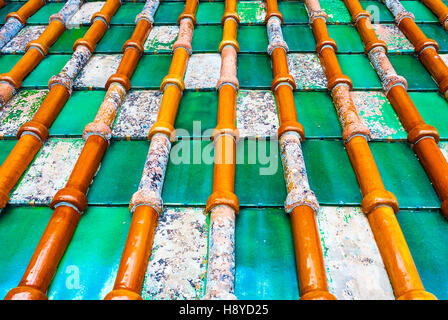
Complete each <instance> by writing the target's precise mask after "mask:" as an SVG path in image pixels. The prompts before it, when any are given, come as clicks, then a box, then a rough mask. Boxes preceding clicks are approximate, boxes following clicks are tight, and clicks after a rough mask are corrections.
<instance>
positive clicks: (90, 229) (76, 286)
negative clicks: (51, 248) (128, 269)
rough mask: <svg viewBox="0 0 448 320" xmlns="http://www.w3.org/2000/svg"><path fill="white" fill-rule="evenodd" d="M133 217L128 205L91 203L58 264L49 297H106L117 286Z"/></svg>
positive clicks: (94, 298) (88, 298) (69, 298)
mask: <svg viewBox="0 0 448 320" xmlns="http://www.w3.org/2000/svg"><path fill="white" fill-rule="evenodd" d="M131 218H132V216H131V214H130V213H129V211H128V208H127V207H121V208H120V207H118V208H117V207H115V208H112V207H89V208H88V209H87V210H86V212H85V214H84V215H83V216H82V218H81V220H80V222H79V224H78V227H77V228H76V231H75V234H74V235H73V238H72V241H71V242H70V245H69V246H68V248H67V251H66V253H65V254H64V256H63V258H62V260H61V263H60V264H59V266H58V269H57V271H56V274H55V277H54V280H53V282H52V284H51V286H50V288H49V290H48V297H49V298H50V299H54V300H73V299H75V300H76V299H86V300H101V299H104V297H105V296H106V294H107V293H109V292H110V291H111V290H112V288H113V284H114V281H115V277H116V275H117V270H118V265H119V263H120V259H121V254H122V252H123V247H124V244H125V242H126V238H127V235H128V231H129V225H130V222H131Z"/></svg>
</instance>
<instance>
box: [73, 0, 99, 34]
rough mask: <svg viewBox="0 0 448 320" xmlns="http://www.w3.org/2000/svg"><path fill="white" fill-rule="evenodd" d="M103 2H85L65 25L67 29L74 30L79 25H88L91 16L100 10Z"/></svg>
mask: <svg viewBox="0 0 448 320" xmlns="http://www.w3.org/2000/svg"><path fill="white" fill-rule="evenodd" d="M104 3H105V2H104V1H93V2H85V3H84V4H83V5H82V6H81V8H80V9H79V10H78V11H77V12H76V13H75V14H74V15H73V16H72V17H71V18H70V20H69V21H68V23H67V28H68V29H71V28H76V27H77V26H79V25H88V24H90V19H92V15H93V14H94V13H96V12H98V11H100V10H101V8H102V7H103V5H104Z"/></svg>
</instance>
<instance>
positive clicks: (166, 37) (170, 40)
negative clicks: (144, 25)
mask: <svg viewBox="0 0 448 320" xmlns="http://www.w3.org/2000/svg"><path fill="white" fill-rule="evenodd" d="M178 33H179V27H178V26H156V27H154V28H152V30H151V32H150V33H149V35H148V38H147V39H146V41H145V44H144V45H143V48H144V49H145V51H159V50H166V51H170V50H171V48H172V47H173V44H174V42H175V41H176V39H177V34H178Z"/></svg>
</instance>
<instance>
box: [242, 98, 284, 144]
mask: <svg viewBox="0 0 448 320" xmlns="http://www.w3.org/2000/svg"><path fill="white" fill-rule="evenodd" d="M236 122H237V128H238V130H239V134H240V138H245V137H275V136H276V135H277V129H278V126H279V124H278V116H277V108H276V105H275V99H274V95H273V94H272V92H271V91H267V90H240V91H238V95H237V98H236Z"/></svg>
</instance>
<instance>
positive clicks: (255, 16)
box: [237, 1, 266, 23]
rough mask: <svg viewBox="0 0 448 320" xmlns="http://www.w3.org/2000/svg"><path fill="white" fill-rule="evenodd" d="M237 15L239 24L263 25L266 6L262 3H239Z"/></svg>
mask: <svg viewBox="0 0 448 320" xmlns="http://www.w3.org/2000/svg"><path fill="white" fill-rule="evenodd" d="M237 13H238V15H239V16H240V23H264V19H265V17H266V4H265V2H264V1H239V2H238V7H237Z"/></svg>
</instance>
